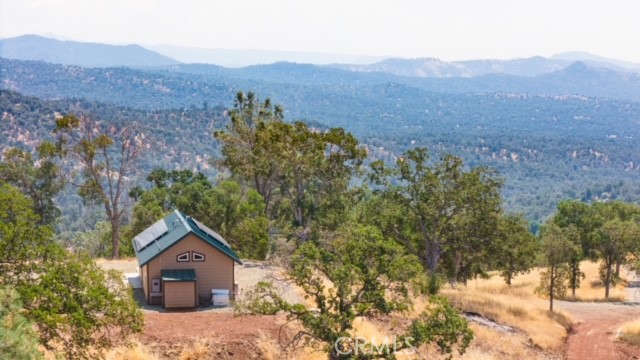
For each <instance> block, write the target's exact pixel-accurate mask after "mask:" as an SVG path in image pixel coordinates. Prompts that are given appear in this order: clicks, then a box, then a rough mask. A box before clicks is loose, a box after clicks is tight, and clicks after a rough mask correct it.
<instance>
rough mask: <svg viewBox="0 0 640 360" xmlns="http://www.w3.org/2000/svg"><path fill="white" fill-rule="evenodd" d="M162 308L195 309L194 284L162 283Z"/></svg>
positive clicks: (186, 282)
mask: <svg viewBox="0 0 640 360" xmlns="http://www.w3.org/2000/svg"><path fill="white" fill-rule="evenodd" d="M164 307H166V308H184V307H196V282H195V281H171V282H165V283H164Z"/></svg>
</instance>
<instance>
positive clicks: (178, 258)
mask: <svg viewBox="0 0 640 360" xmlns="http://www.w3.org/2000/svg"><path fill="white" fill-rule="evenodd" d="M184 256H186V259H182V260H181V259H180V258H181V257H184ZM176 261H177V262H189V261H191V253H190V252H188V251H187V252H184V253H182V254H178V255H176Z"/></svg>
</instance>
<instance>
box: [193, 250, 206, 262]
mask: <svg viewBox="0 0 640 360" xmlns="http://www.w3.org/2000/svg"><path fill="white" fill-rule="evenodd" d="M192 259H193V261H204V254H200V253H197V252H195V251H194V252H193V255H192Z"/></svg>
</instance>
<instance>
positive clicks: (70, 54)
mask: <svg viewBox="0 0 640 360" xmlns="http://www.w3.org/2000/svg"><path fill="white" fill-rule="evenodd" d="M0 57H3V58H7V59H16V60H37V61H46V62H49V63H54V64H63V65H78V66H85V67H113V66H127V67H145V66H163V65H171V64H177V63H178V62H177V61H175V60H173V59H171V58H169V57H167V56H164V55H160V54H158V53H156V52H153V51H151V50H147V49H145V48H143V47H141V46H138V45H126V46H116V45H105V44H96V43H83V42H77V41H61V40H56V39H52V38H47V37H42V36H38V35H23V36H18V37H15V38H9V39H1V40H0Z"/></svg>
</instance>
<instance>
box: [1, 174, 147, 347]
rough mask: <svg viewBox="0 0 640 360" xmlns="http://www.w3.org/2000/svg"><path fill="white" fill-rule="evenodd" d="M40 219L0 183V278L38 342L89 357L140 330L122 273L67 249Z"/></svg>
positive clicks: (137, 312) (25, 200) (29, 205)
mask: <svg viewBox="0 0 640 360" xmlns="http://www.w3.org/2000/svg"><path fill="white" fill-rule="evenodd" d="M39 223H40V219H39V217H38V215H36V214H34V212H33V210H32V203H31V201H30V200H29V199H28V198H26V197H25V196H24V195H23V194H22V193H20V192H19V191H18V190H17V189H15V188H14V187H12V186H10V185H7V184H2V185H0V279H2V283H3V285H7V284H9V285H12V286H13V287H15V289H16V290H17V291H18V293H19V294H20V298H21V300H22V302H23V304H24V309H25V311H24V316H25V317H26V318H27V319H29V320H30V321H33V322H34V323H35V324H36V325H37V328H38V332H39V340H40V342H41V343H42V345H44V346H45V347H46V348H47V349H50V350H54V351H60V352H62V354H63V355H64V356H65V357H66V358H70V359H75V358H79V359H92V358H96V357H100V356H101V355H102V352H103V351H104V350H105V349H107V348H109V347H111V346H112V345H114V344H117V343H119V342H121V341H122V340H126V339H127V336H128V335H129V334H130V333H132V332H138V331H141V330H142V327H141V326H142V319H143V317H142V313H141V312H140V310H139V309H138V307H137V305H136V303H135V302H134V300H133V298H132V294H131V291H130V290H129V288H128V286H127V285H125V284H124V282H123V281H122V278H121V274H120V273H118V272H114V271H111V272H105V271H104V270H102V269H100V268H99V267H98V266H97V265H96V264H95V263H94V262H93V261H92V260H91V259H90V258H89V257H86V256H80V257H76V256H73V255H70V254H69V253H67V252H66V251H65V250H64V249H62V248H61V247H59V246H58V245H57V244H55V243H54V242H53V240H52V232H51V229H50V228H49V227H48V226H43V225H39ZM113 332H115V333H117V334H118V336H117V337H113Z"/></svg>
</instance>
